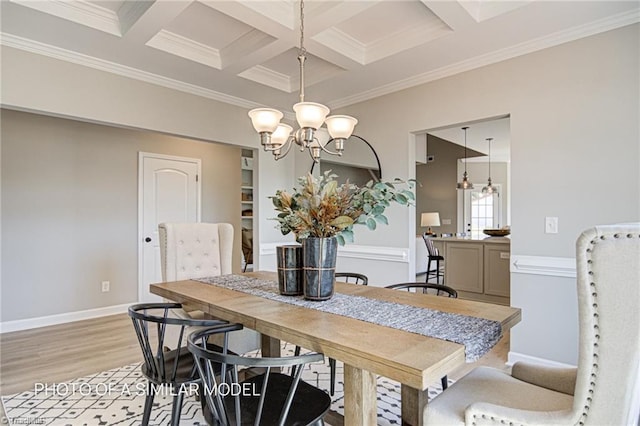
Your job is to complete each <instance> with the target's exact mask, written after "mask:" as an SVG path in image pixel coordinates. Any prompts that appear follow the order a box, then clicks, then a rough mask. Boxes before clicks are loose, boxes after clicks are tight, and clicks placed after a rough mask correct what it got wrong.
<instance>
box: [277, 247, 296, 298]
mask: <svg viewBox="0 0 640 426" xmlns="http://www.w3.org/2000/svg"><path fill="white" fill-rule="evenodd" d="M276 257H277V264H278V289H279V290H280V294H283V295H286V296H297V295H299V294H302V283H303V277H302V247H301V246H298V245H287V246H278V247H276Z"/></svg>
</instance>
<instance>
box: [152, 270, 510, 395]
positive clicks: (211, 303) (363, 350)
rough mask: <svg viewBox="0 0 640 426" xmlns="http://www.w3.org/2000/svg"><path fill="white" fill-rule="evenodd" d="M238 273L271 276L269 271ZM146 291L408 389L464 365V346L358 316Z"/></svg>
mask: <svg viewBox="0 0 640 426" xmlns="http://www.w3.org/2000/svg"><path fill="white" fill-rule="evenodd" d="M245 275H247V276H251V277H256V278H260V279H270V280H273V281H277V276H276V274H275V273H273V272H253V273H246V274H245ZM336 291H337V292H339V293H344V294H353V295H358V296H363V297H368V298H374V299H380V300H386V301H390V302H396V303H402V304H407V305H413V306H418V307H423V308H429V309H436V310H440V311H444V312H451V313H457V314H462V315H468V316H474V317H479V318H485V319H490V320H494V321H498V322H500V323H501V324H502V330H503V332H505V331H507V330H508V329H510V328H511V327H512V326H514V325H515V324H517V323H518V322H519V321H520V318H521V312H520V309H518V308H512V307H508V306H500V305H494V304H490V303H482V302H473V301H467V300H461V299H451V298H446V297H442V296H432V295H423V294H415V293H409V292H405V291H399V290H390V289H385V288H380V287H374V286H359V285H353V284H345V283H336ZM151 293H154V294H157V295H159V296H162V297H164V298H167V299H170V300H173V301H177V302H180V303H183V304H188V305H189V306H191V307H194V308H195V309H198V310H201V311H203V312H207V313H210V314H212V315H214V316H216V317H219V318H222V319H225V320H227V321H231V322H238V323H241V324H243V325H244V326H245V327H247V328H250V329H253V330H256V331H258V332H260V333H262V334H264V335H267V336H271V337H273V338H276V339H280V340H283V341H286V342H290V343H293V344H295V345H299V346H301V347H303V348H307V349H310V350H313V351H317V352H322V353H324V354H325V355H326V356H329V357H331V358H334V359H337V360H340V361H342V362H344V363H346V364H350V365H353V366H356V367H358V368H361V369H363V370H368V371H371V372H373V373H375V374H379V375H381V376H384V377H388V378H390V379H392V380H396V381H398V382H400V383H403V384H405V385H408V386H411V387H412V388H415V389H426V388H427V387H428V386H429V385H430V384H432V383H434V382H436V381H438V380H440V378H441V377H442V376H444V375H446V374H448V372H450V371H451V370H453V369H454V368H456V367H458V366H459V365H461V364H463V363H464V362H465V354H464V346H462V345H460V344H457V343H452V342H448V341H445V340H440V339H436V338H431V337H426V336H423V335H420V334H415V333H410V332H406V331H401V330H397V329H393V328H389V327H385V326H381V325H376V324H372V323H368V322H364V321H360V320H357V319H353V318H349V317H345V316H341V315H336V314H330V313H326V312H322V311H318V310H315V309H307V308H303V307H299V306H295V305H291V304H287V303H282V302H277V301H274V300H269V299H265V298H263V297H259V296H254V295H251V294H248V293H242V292H238V291H234V290H229V289H225V288H221V287H218V286H214V285H209V284H205V283H202V282H198V281H193V280H186V281H176V282H168V283H160V284H152V285H151Z"/></svg>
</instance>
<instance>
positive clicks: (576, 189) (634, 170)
mask: <svg viewBox="0 0 640 426" xmlns="http://www.w3.org/2000/svg"><path fill="white" fill-rule="evenodd" d="M639 40H640V34H639V25H637V24H635V25H630V26H627V27H624V28H621V29H618V30H615V31H609V32H605V33H602V34H598V35H595V36H591V37H587V38H584V39H580V40H577V41H573V42H570V43H565V44H562V45H559V46H556V47H553V48H549V49H545V50H541V51H538V52H535V53H531V54H528V55H525V56H521V57H517V58H514V59H511V60H508V61H504V62H500V63H497V64H493V65H490V66H485V67H482V68H478V69H475V70H472V71H468V72H465V73H461V74H458V75H455V76H452V77H449V78H445V79H441V80H437V81H434V82H431V83H427V84H424V85H421V86H418V87H414V88H411V89H407V90H404V91H401V92H396V93H393V94H389V95H386V96H382V97H379V98H376V99H373V100H370V101H367V102H362V103H360V104H357V105H353V106H350V107H348V108H344V109H343V110H342V111H340V112H341V113H348V114H350V115H353V116H355V117H358V119H359V120H360V121H359V124H358V132H359V133H360V134H364V135H369V134H375V135H376V136H377V140H387V141H402V140H403V139H404V140H406V141H407V142H406V143H387V144H385V143H379V144H377V145H376V146H375V148H376V150H377V151H378V154H379V155H380V157H381V159H382V161H383V162H384V163H383V166H382V169H383V172H384V173H387V174H390V175H391V176H394V175H400V176H401V177H412V176H411V173H412V170H415V166H414V164H415V163H414V157H415V147H414V146H413V143H414V142H415V141H414V138H413V136H412V135H413V134H417V133H420V132H421V131H424V130H426V129H433V128H441V127H449V126H452V125H456V124H459V123H468V122H472V121H474V120H482V119H490V118H493V117H501V116H505V115H509V116H510V124H511V225H512V227H513V229H514V233H513V237H512V239H511V241H512V244H511V252H512V255H527V256H540V257H559V258H572V257H574V253H575V241H576V238H577V236H578V235H579V233H580V232H581V231H582V230H583V229H585V228H587V227H591V226H593V225H595V224H603V223H615V222H630V221H638V219H639V218H640V149H639V140H640V135H639V129H638V117H639V116H640V108H639V97H638V93H639V92H640V87H639V79H638V75H640V69H639V63H640V61H639V57H638V54H639V52H640V48H639ZM545 216H556V217H558V218H559V233H558V234H545V233H544V218H545ZM395 219H397V218H391V220H390V222H391V225H390V226H389V228H390V229H389V232H388V233H387V232H385V234H384V236H385V237H388V239H389V241H393V242H394V243H395V239H396V238H399V236H405V238H413V235H414V234H415V230H414V228H415V219H414V218H410V220H409V221H404V222H403V221H402V220H395ZM385 231H386V230H385ZM389 234H392V235H389ZM379 235H381V234H379ZM394 236H396V238H394ZM406 244H407V245H409V244H410V243H409V242H407V243H406ZM543 283H544V284H543ZM574 287H575V283H574V281H573V280H569V279H566V278H561V277H556V276H529V275H527V276H525V275H524V274H519V273H513V274H512V277H511V291H512V303H513V304H514V305H515V306H518V307H520V308H522V309H523V320H522V322H521V323H520V324H519V325H518V326H516V328H515V329H514V330H513V333H512V339H511V347H512V351H515V352H521V353H524V354H528V355H530V356H535V357H541V358H547V359H552V360H556V361H560V362H566V363H575V362H576V360H577V340H578V336H577V333H576V332H575V330H576V329H575V324H576V315H575V313H576V308H575V306H576V297H575V288H574ZM555 288H557V291H549V290H550V289H555ZM550 299H553V303H550ZM550 330H552V331H551V332H550Z"/></svg>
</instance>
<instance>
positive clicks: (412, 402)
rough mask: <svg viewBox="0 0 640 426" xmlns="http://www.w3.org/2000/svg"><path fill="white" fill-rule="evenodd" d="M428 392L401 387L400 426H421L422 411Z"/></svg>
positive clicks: (405, 386)
mask: <svg viewBox="0 0 640 426" xmlns="http://www.w3.org/2000/svg"><path fill="white" fill-rule="evenodd" d="M428 395H429V391H428V390H427V389H425V390H419V389H415V388H412V387H410V386H407V385H401V387H400V397H401V400H402V404H401V405H402V424H403V425H408V426H409V425H410V426H421V425H422V411H423V410H424V407H425V406H426V405H427V401H428Z"/></svg>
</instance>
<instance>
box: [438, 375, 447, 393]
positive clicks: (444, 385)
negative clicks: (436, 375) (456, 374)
mask: <svg viewBox="0 0 640 426" xmlns="http://www.w3.org/2000/svg"><path fill="white" fill-rule="evenodd" d="M440 383H441V384H442V390H445V389H447V388H448V387H449V379H447V376H442V378H441V379H440Z"/></svg>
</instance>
